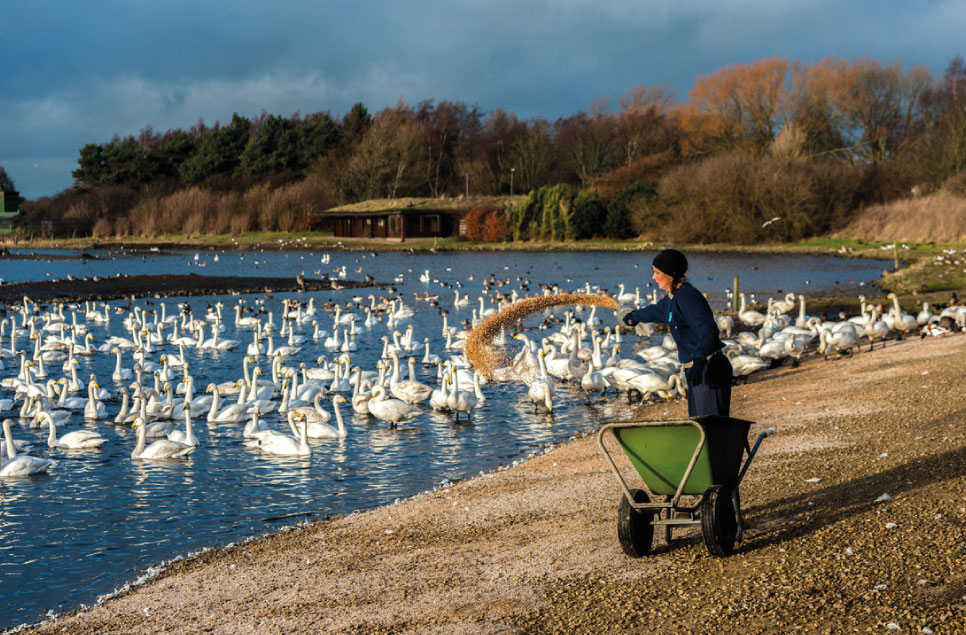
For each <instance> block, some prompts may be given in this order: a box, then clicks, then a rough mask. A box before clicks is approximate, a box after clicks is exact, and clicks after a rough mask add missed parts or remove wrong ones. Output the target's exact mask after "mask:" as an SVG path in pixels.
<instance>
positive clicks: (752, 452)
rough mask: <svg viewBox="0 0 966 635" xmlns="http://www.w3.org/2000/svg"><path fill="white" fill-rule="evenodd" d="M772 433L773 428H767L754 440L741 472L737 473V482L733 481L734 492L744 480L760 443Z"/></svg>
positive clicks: (773, 431)
mask: <svg viewBox="0 0 966 635" xmlns="http://www.w3.org/2000/svg"><path fill="white" fill-rule="evenodd" d="M774 433H775V429H774V428H768V429H767V430H765V431H764V432H762V433H761V434H759V435H758V438H757V439H756V440H755V445H754V446H752V448H751V450H750V451H749V452H748V458H747V459H746V460H745V464H744V465H743V466H742V467H741V471H740V472H738V480H737V481H735V490H736V491H737V489H738V485H739V484H740V483H741V480H742V479H743V478H745V472H747V471H748V467H749V466H750V465H751V460H752V459H753V458H755V454H756V453H757V452H758V446H759V445H761V442H762V441H763V440H764V439H765V437H770V436H771V435H773V434H774Z"/></svg>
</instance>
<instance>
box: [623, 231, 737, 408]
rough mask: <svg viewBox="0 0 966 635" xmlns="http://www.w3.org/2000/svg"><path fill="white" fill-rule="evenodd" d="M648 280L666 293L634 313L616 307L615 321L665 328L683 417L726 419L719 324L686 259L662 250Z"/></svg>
mask: <svg viewBox="0 0 966 635" xmlns="http://www.w3.org/2000/svg"><path fill="white" fill-rule="evenodd" d="M653 266H654V274H653V275H652V276H651V279H652V280H654V282H655V283H657V286H658V287H659V288H660V289H661V290H662V291H665V292H667V295H666V296H664V297H663V298H661V299H660V300H658V301H657V302H656V303H655V304H651V305H649V306H646V307H643V308H641V309H635V308H634V307H632V306H621V307H618V309H617V322H618V324H624V325H625V326H634V325H635V324H637V323H638V322H657V323H664V324H667V325H668V329H669V330H670V331H671V337H672V338H673V339H674V343H675V344H677V347H678V359H679V360H680V361H681V363H682V364H683V365H684V368H685V370H684V376H685V378H686V379H687V384H688V416H690V417H698V416H701V415H723V416H729V414H730V412H731V380H732V377H733V371H732V368H731V362H730V361H729V360H728V357H727V356H726V355H725V354H724V353H722V352H721V349H722V347H723V346H724V345H723V344H722V343H721V339H720V338H719V337H718V324H717V322H715V319H714V313H713V312H712V311H711V306H710V305H709V304H708V301H707V300H706V299H705V297H704V296H703V295H702V294H701V292H700V291H698V290H697V289H695V288H694V287H693V286H692V285H691V283H690V282H688V279H687V276H685V274H686V273H687V271H688V259H687V257H686V256H685V255H684V254H683V253H681V252H680V251H678V250H677V249H665V250H664V251H662V252H660V253H659V254H658V255H656V256H655V257H654V262H653Z"/></svg>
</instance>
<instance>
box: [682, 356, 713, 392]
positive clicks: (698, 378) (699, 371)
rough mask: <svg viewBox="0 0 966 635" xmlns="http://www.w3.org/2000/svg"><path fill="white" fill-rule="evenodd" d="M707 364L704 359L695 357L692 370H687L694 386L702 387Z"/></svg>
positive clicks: (686, 372)
mask: <svg viewBox="0 0 966 635" xmlns="http://www.w3.org/2000/svg"><path fill="white" fill-rule="evenodd" d="M707 364H708V361H707V360H706V359H705V358H704V357H695V358H694V361H692V362H691V368H689V369H687V371H685V374H686V375H687V378H688V380H689V381H690V382H691V385H692V386H700V385H701V383H702V382H703V381H704V368H705V366H707Z"/></svg>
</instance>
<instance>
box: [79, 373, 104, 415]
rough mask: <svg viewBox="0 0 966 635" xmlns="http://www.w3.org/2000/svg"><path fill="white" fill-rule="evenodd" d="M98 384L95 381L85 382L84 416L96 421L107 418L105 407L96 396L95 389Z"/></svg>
mask: <svg viewBox="0 0 966 635" xmlns="http://www.w3.org/2000/svg"><path fill="white" fill-rule="evenodd" d="M98 388H100V386H99V385H98V384H97V383H95V382H93V381H92V382H89V383H88V384H87V401H86V402H85V404H84V418H85V419H87V420H88V421H98V420H100V419H106V418H107V407H105V406H104V404H103V403H102V402H101V400H100V399H98V398H97V393H96V390H97V389H98Z"/></svg>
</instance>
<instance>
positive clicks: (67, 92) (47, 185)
mask: <svg viewBox="0 0 966 635" xmlns="http://www.w3.org/2000/svg"><path fill="white" fill-rule="evenodd" d="M964 24H966V5H963V4H962V3H959V2H926V1H924V0H919V1H912V2H902V3H899V2H878V1H873V0H860V1H857V2H849V3H840V2H831V1H813V2H798V3H775V2H765V1H743V2H720V1H718V2H711V1H704V2H688V3H669V2H666V1H663V0H661V1H658V0H652V1H649V2H647V1H640V0H614V1H609V2H602V3H601V2H593V1H591V0H579V1H578V0H556V1H549V0H548V1H543V2H537V1H526V2H519V1H511V0H493V1H487V2H483V1H479V2H476V1H461V2H442V1H436V2H430V1H427V0H411V1H410V2H406V3H397V2H364V3H361V2H349V1H331V2H319V1H310V0H300V1H293V2H280V3H268V2H254V1H251V0H239V1H236V2H232V3H228V2H204V1H201V0H195V1H194V2H187V1H185V0H173V1H168V2H144V1H131V0H114V1H110V2H93V3H77V2H66V1H58V2H54V1H51V0H47V1H44V0H37V1H34V2H29V3H8V5H7V6H5V7H4V25H5V41H4V46H3V47H2V49H0V69H2V70H3V77H2V79H0V88H2V91H3V95H4V99H3V100H0V121H2V122H3V124H4V125H3V136H2V138H0V164H2V165H4V166H5V167H6V168H7V171H8V172H9V173H10V174H11V175H12V176H13V178H14V179H15V180H16V182H17V184H18V186H19V187H20V189H21V190H22V192H23V193H24V194H25V195H26V196H28V197H36V196H41V195H44V194H53V193H55V192H57V191H59V190H60V189H63V188H64V187H67V186H69V185H70V183H71V178H70V169H71V168H72V167H73V164H74V162H75V160H76V157H77V153H78V150H79V149H80V147H81V146H83V145H84V144H85V143H89V142H104V141H107V140H109V139H110V138H111V137H112V136H113V135H114V134H120V135H128V134H137V132H138V131H139V130H140V129H142V128H144V127H145V126H148V125H150V126H151V127H153V128H154V129H155V130H158V131H164V130H167V129H170V128H189V127H191V126H192V125H194V124H195V123H197V121H198V120H199V119H203V120H204V121H205V122H206V123H209V124H211V123H214V122H215V121H227V120H228V119H230V118H231V115H232V113H233V112H239V113H240V114H243V115H246V116H250V117H252V116H257V115H258V114H259V113H260V112H261V111H262V110H266V111H268V112H271V113H276V114H283V115H288V114H291V113H294V112H296V111H301V112H302V113H309V112H316V111H320V110H328V111H330V112H332V114H334V115H338V114H340V113H344V112H346V111H347V110H348V109H349V108H350V107H351V105H352V104H353V103H355V102H356V101H362V102H363V103H365V104H366V105H367V106H368V107H369V109H370V110H371V111H376V110H379V109H381V108H384V107H386V106H388V105H392V104H394V103H395V102H396V101H397V100H398V99H400V98H402V99H404V100H405V101H406V102H407V103H409V104H416V103H418V102H419V101H421V100H423V99H434V100H437V101H439V100H443V99H449V100H458V101H464V102H467V103H469V104H477V105H478V106H479V107H480V108H481V109H482V110H484V111H488V110H491V109H494V108H503V109H505V110H508V111H511V112H514V113H516V114H517V115H519V116H521V117H525V118H526V117H536V116H542V117H545V118H547V119H550V120H553V119H555V118H557V117H560V116H567V115H569V114H572V113H575V112H577V111H579V110H582V109H585V108H587V107H588V105H589V104H590V103H591V102H596V101H597V99H598V98H601V97H604V98H607V99H609V100H610V102H611V103H612V104H613V103H614V102H615V101H616V99H617V98H618V97H619V96H620V95H621V94H622V93H623V92H624V91H626V90H628V89H630V88H633V87H634V86H637V85H640V84H648V85H666V86H669V87H671V88H673V89H675V91H676V92H677V94H678V96H679V97H680V98H682V99H683V98H685V97H686V93H687V90H688V89H689V88H690V87H691V86H692V85H693V83H694V81H695V79H696V78H697V77H698V76H700V75H703V74H708V73H712V72H714V71H715V70H717V69H719V68H721V67H723V66H726V65H728V64H732V63H735V62H751V61H754V60H757V59H762V58H765V57H770V56H773V55H778V56H785V57H788V58H789V59H798V60H802V61H805V62H810V61H816V60H819V59H822V58H825V57H829V56H832V55H834V56H839V57H844V58H846V59H853V60H854V59H858V58H860V57H872V58H875V59H877V60H879V61H880V62H883V63H885V62H889V61H892V60H897V61H900V62H901V63H902V64H903V65H904V66H905V67H906V68H908V67H911V66H914V65H924V66H926V67H927V68H928V69H929V70H930V71H932V72H933V73H934V74H937V75H938V74H940V73H941V72H942V71H943V69H944V68H945V66H946V64H947V63H948V62H949V61H950V60H951V59H952V58H953V57H954V56H956V55H957V54H961V53H962V51H960V50H958V48H957V47H959V46H960V44H959V42H960V40H961V36H960V33H961V31H962V27H963V25H964Z"/></svg>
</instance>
